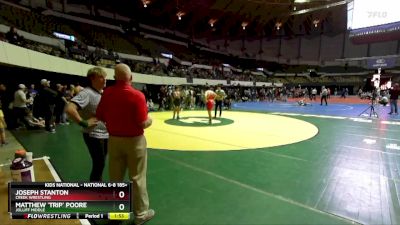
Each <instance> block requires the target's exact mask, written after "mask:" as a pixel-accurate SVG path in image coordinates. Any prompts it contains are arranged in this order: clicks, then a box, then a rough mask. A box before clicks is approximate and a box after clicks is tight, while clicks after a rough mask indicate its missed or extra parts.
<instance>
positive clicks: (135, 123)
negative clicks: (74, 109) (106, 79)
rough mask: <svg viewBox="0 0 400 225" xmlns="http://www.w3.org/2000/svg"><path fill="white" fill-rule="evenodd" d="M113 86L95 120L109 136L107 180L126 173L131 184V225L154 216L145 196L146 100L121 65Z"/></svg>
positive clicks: (117, 69)
mask: <svg viewBox="0 0 400 225" xmlns="http://www.w3.org/2000/svg"><path fill="white" fill-rule="evenodd" d="M114 71H115V80H116V83H115V85H113V86H111V87H109V88H106V89H105V91H104V93H103V96H102V98H101V100H100V103H99V106H98V107H97V113H96V117H97V118H98V119H99V120H100V121H103V122H105V124H106V126H107V130H108V132H109V135H110V137H109V140H108V153H109V172H110V180H111V181H113V182H118V181H123V180H124V175H125V172H126V170H127V169H128V172H129V178H130V179H131V180H132V182H133V183H132V184H133V190H132V202H133V208H134V214H135V224H136V225H140V224H143V223H145V222H146V221H148V220H150V219H151V218H153V216H154V210H152V209H149V197H148V194H147V182H146V172H147V142H146V138H145V137H144V129H146V128H148V127H149V126H151V124H152V119H151V118H150V117H148V116H147V105H146V99H145V97H144V95H143V93H142V92H140V91H138V90H136V89H134V88H133V87H132V86H131V81H132V72H131V70H130V68H129V67H128V66H127V65H125V64H118V65H117V66H115V69H114Z"/></svg>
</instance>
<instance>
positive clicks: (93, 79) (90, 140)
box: [66, 67, 108, 181]
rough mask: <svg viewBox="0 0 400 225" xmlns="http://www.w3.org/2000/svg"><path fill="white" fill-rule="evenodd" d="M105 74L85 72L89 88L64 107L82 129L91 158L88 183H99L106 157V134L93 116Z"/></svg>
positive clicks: (104, 128)
mask: <svg viewBox="0 0 400 225" xmlns="http://www.w3.org/2000/svg"><path fill="white" fill-rule="evenodd" d="M106 77H107V73H106V72H105V71H104V70H103V69H102V68H100V67H94V68H92V69H90V70H89V71H88V72H87V78H88V79H89V81H90V86H89V87H86V88H84V89H83V90H82V91H81V92H79V93H78V94H77V95H76V96H75V97H74V98H72V99H71V102H70V103H69V104H68V105H67V107H66V112H67V113H68V115H69V118H71V119H72V120H73V121H75V122H76V123H78V124H79V125H80V126H82V127H83V130H82V132H83V140H84V141H85V144H86V146H87V148H88V150H89V154H90V157H91V158H92V171H91V173H90V181H101V180H102V175H103V170H104V166H105V161H106V156H107V143H108V132H107V128H106V126H105V125H104V123H102V122H98V121H97V119H96V117H95V115H96V110H97V106H98V104H99V102H100V99H101V93H102V91H103V88H104V87H105V85H106Z"/></svg>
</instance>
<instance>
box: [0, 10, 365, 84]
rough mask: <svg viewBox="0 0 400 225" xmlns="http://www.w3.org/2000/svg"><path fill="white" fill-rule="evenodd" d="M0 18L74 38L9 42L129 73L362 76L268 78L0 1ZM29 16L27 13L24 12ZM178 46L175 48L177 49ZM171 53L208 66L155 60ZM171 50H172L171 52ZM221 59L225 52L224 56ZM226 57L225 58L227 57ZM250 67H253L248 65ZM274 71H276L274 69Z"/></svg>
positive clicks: (302, 80) (308, 80) (218, 59)
mask: <svg viewBox="0 0 400 225" xmlns="http://www.w3.org/2000/svg"><path fill="white" fill-rule="evenodd" d="M0 12H1V16H0V23H2V24H5V25H8V26H10V27H17V28H18V29H22V30H24V31H26V32H30V33H33V34H36V35H43V36H47V37H54V36H53V35H52V33H53V32H54V31H57V32H61V33H66V34H70V35H74V36H75V38H76V41H75V42H73V43H70V42H65V47H66V48H65V49H60V48H57V47H55V46H47V45H45V44H43V43H37V42H36V43H35V42H32V41H29V40H27V39H24V38H23V37H22V36H20V35H18V32H17V31H16V30H15V28H14V31H13V32H12V34H13V36H11V33H10V34H7V35H9V36H7V35H6V38H5V39H6V40H9V42H10V43H14V44H18V45H23V46H24V47H27V48H30V49H33V50H36V51H40V52H44V53H46V54H52V55H55V56H59V57H65V58H69V59H72V60H76V61H79V62H84V63H88V64H92V65H98V66H104V67H108V68H112V67H113V66H114V65H115V64H116V63H119V62H123V63H126V64H128V65H130V67H131V68H132V70H133V71H134V72H138V73H144V74H154V75H159V76H175V77H188V78H202V79H217V80H231V81H238V80H241V81H255V82H272V83H287V84H290V85H296V84H312V83H320V84H321V85H323V84H329V83H352V84H359V83H360V82H362V78H360V77H358V78H357V76H350V77H346V78H343V77H334V76H322V77H310V76H308V75H300V74H299V75H298V76H295V77H293V76H287V77H274V76H270V75H268V74H266V73H264V74H258V75H255V74H254V73H253V72H254V71H252V70H250V69H240V67H241V65H233V66H235V67H237V68H239V69H227V68H224V67H223V66H222V63H224V61H223V60H224V57H223V56H221V55H220V54H218V55H215V54H214V55H213V54H212V53H209V54H205V53H203V52H196V54H195V53H194V52H191V51H190V48H189V47H184V46H181V45H178V44H172V43H168V44H167V43H165V42H159V43H156V42H154V41H152V40H150V39H145V38H143V37H141V36H140V35H139V34H137V33H133V32H128V31H126V33H121V31H118V29H116V28H115V29H114V30H113V29H110V28H106V27H100V26H95V25H91V24H86V23H80V22H75V21H70V20H67V19H64V18H58V17H55V16H49V15H43V14H41V13H39V12H36V11H35V10H34V9H30V10H23V9H20V8H16V7H12V6H9V5H5V4H4V5H1V7H0ZM27 15H29V16H27ZM121 30H122V29H121ZM177 49H178V50H177ZM174 51H178V52H177V54H176V55H177V56H179V57H183V58H181V60H186V61H189V62H191V63H193V64H202V65H209V66H210V67H211V68H210V69H204V68H196V67H193V66H185V65H181V64H180V63H178V62H176V61H175V60H174V59H170V60H169V62H168V63H165V62H160V60H159V57H161V56H160V53H162V52H171V53H175V52H174ZM117 52H120V53H124V54H130V55H139V56H149V57H152V58H153V60H152V62H148V61H147V62H145V61H140V60H133V59H127V58H124V57H121V56H120V55H119V54H118V53H117ZM174 55H175V54H174ZM225 58H227V57H225ZM228 58H229V57H228ZM284 68H285V72H286V73H290V72H293V73H297V72H299V71H305V70H306V69H307V67H304V66H286V67H284ZM253 69H255V68H253ZM277 72H279V70H278V71H277Z"/></svg>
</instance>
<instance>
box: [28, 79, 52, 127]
mask: <svg viewBox="0 0 400 225" xmlns="http://www.w3.org/2000/svg"><path fill="white" fill-rule="evenodd" d="M40 84H41V85H42V87H41V89H40V90H39V92H38V94H37V95H36V97H35V102H34V107H33V110H34V111H33V114H34V115H35V117H42V118H44V121H45V127H46V131H48V132H51V133H55V132H56V130H55V128H54V124H53V112H54V104H55V99H56V96H57V92H56V91H54V90H52V89H51V88H50V81H48V80H46V79H42V80H41V81H40Z"/></svg>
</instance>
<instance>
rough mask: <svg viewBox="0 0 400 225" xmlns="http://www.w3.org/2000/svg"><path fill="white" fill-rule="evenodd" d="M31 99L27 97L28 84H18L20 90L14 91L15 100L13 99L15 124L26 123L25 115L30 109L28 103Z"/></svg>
mask: <svg viewBox="0 0 400 225" xmlns="http://www.w3.org/2000/svg"><path fill="white" fill-rule="evenodd" d="M30 102H31V101H30V100H28V99H26V86H25V85H24V84H19V85H18V90H17V91H15V93H14V101H13V112H14V122H15V123H14V124H16V125H17V127H18V126H19V125H25V127H27V124H26V123H25V116H26V112H27V110H28V107H27V104H28V103H30Z"/></svg>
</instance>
